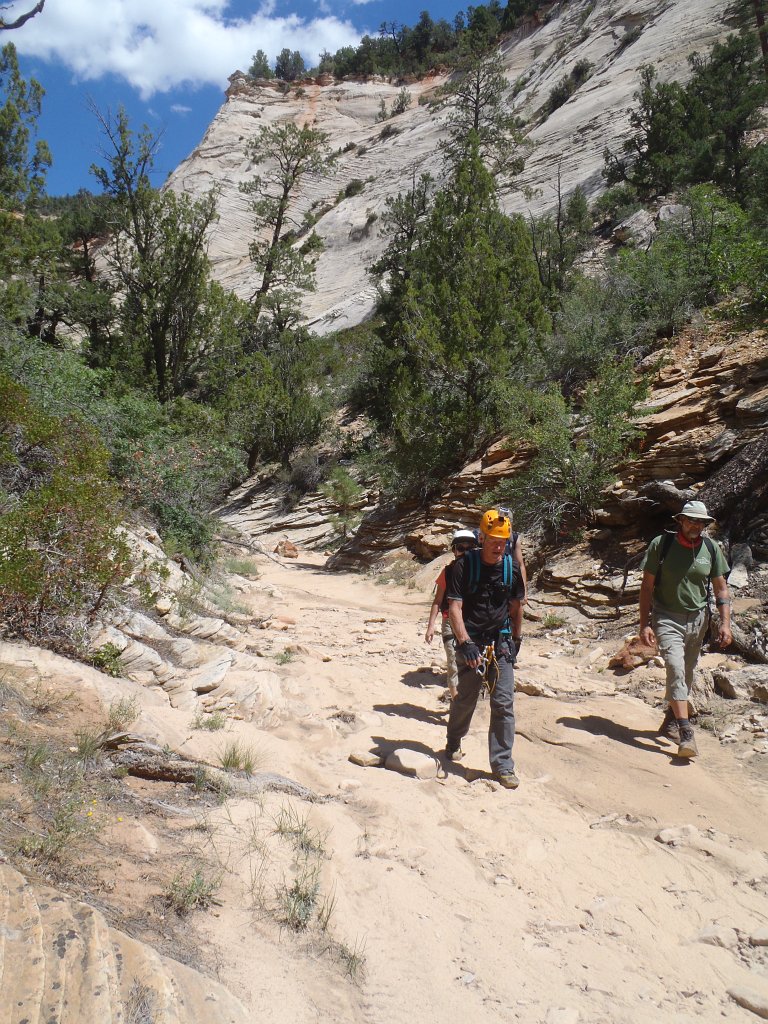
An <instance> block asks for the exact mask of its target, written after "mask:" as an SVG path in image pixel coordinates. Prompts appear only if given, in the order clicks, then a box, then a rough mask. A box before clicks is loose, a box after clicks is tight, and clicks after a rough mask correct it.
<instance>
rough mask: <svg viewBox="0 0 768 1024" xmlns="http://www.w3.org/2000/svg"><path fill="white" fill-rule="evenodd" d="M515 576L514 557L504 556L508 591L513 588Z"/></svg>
mask: <svg viewBox="0 0 768 1024" xmlns="http://www.w3.org/2000/svg"><path fill="white" fill-rule="evenodd" d="M514 575H515V566H514V559H513V557H512V555H504V586H505V587H507V588H508V589H509V588H510V587H511V586H512V578H513V577H514Z"/></svg>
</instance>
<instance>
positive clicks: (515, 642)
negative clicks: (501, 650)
mask: <svg viewBox="0 0 768 1024" xmlns="http://www.w3.org/2000/svg"><path fill="white" fill-rule="evenodd" d="M511 640H512V646H513V647H514V648H515V657H517V656H518V654H519V653H520V648H521V647H522V646H523V638H522V637H521V636H513V637H512V638H511Z"/></svg>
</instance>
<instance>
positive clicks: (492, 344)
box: [371, 139, 548, 496]
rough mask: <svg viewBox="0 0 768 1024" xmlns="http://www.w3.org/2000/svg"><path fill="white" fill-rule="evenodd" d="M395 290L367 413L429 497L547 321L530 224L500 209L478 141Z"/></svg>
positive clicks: (467, 450) (400, 474)
mask: <svg viewBox="0 0 768 1024" xmlns="http://www.w3.org/2000/svg"><path fill="white" fill-rule="evenodd" d="M390 298H391V300H390V301H387V299H386V297H385V301H384V302H383V303H382V315H383V319H384V323H383V326H382V328H381V330H380V344H379V346H378V347H377V348H376V350H375V351H374V355H373V371H372V380H378V381H381V380H386V381H388V382H389V387H388V389H387V393H386V395H382V396H381V397H380V400H379V402H378V403H377V404H376V406H375V407H374V408H373V409H372V410H371V411H372V415H373V416H374V418H375V420H376V422H377V426H378V428H379V430H380V431H381V432H382V433H383V434H384V435H385V436H386V437H388V438H389V439H390V441H391V451H390V452H389V453H388V455H387V459H388V461H389V462H390V466H391V471H392V477H393V479H392V483H393V486H394V487H395V488H396V489H399V490H404V491H409V492H411V493H415V494H419V495H422V496H423V495H425V494H427V493H429V491H430V490H431V488H433V487H434V486H435V484H436V482H437V481H439V480H440V479H441V478H443V477H444V476H445V474H446V473H448V472H450V471H451V470H453V469H455V468H457V467H458V466H459V465H460V464H461V462H462V460H464V459H465V458H466V457H467V456H468V455H470V454H471V453H472V452H474V451H475V450H476V449H477V448H478V446H479V445H481V444H482V443H483V441H486V440H487V439H488V438H489V437H490V436H492V435H493V433H495V432H496V430H497V429H498V419H499V416H500V410H501V408H502V407H503V404H504V401H505V395H506V391H507V387H508V384H509V381H510V380H512V379H514V378H518V379H519V377H520V376H521V373H522V365H523V362H524V359H525V356H526V353H527V352H528V350H529V349H531V348H532V347H533V346H535V345H537V344H538V343H539V342H540V340H541V336H542V334H543V333H544V332H545V331H546V330H547V328H548V317H547V314H546V311H545V309H544V306H543V303H542V297H541V286H540V284H539V279H538V275H537V272H536V266H535V263H534V262H533V258H532V255H531V250H530V243H529V238H528V233H527V231H526V228H525V223H524V221H523V220H522V218H520V217H507V216H505V215H504V214H503V213H501V211H500V210H499V207H498V200H497V197H496V191H495V186H494V182H493V178H492V176H491V175H490V174H489V172H488V171H487V170H486V169H485V167H484V165H483V162H482V160H481V157H480V152H479V145H478V143H477V140H476V139H475V140H474V141H473V142H471V145H470V148H469V151H468V153H467V155H466V156H465V157H464V158H463V159H462V160H460V161H459V163H458V164H457V166H456V168H455V170H454V172H453V174H452V176H451V178H450V180H449V182H448V183H447V184H446V186H445V187H444V188H443V189H441V190H440V191H438V192H437V193H436V195H435V197H434V200H433V202H432V205H431V209H430V211H429V214H428V216H427V218H426V220H425V223H424V226H423V230H422V231H421V232H420V236H419V244H418V245H417V246H416V247H415V248H414V249H413V250H412V251H411V253H410V256H409V258H408V265H407V277H406V278H405V280H404V282H403V281H402V279H401V281H400V282H399V285H398V290H397V292H396V293H395V294H394V295H393V296H391V297H390Z"/></svg>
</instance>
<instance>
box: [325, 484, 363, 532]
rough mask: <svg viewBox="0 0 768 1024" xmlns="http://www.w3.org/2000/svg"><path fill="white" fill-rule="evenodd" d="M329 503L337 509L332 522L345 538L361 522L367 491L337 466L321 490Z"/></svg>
mask: <svg viewBox="0 0 768 1024" xmlns="http://www.w3.org/2000/svg"><path fill="white" fill-rule="evenodd" d="M320 490H321V491H322V493H323V494H324V495H325V497H326V498H327V499H328V501H329V502H330V503H331V504H332V505H333V506H334V508H335V509H336V513H335V515H332V516H331V522H332V523H333V525H334V527H335V528H336V530H337V531H338V532H339V533H340V534H341V536H342V537H343V538H346V536H347V533H348V532H349V530H351V529H354V528H355V526H357V524H358V523H359V521H360V517H361V515H362V513H361V512H360V506H361V504H363V502H364V499H365V491H364V490H363V488H362V487H361V486H360V485H359V484H358V483H357V481H356V480H354V479H353V478H352V477H351V476H350V475H349V473H348V472H347V471H346V470H345V469H342V468H341V467H340V466H337V467H336V468H335V469H334V470H333V472H332V473H331V475H330V477H329V479H328V481H327V483H325V484H323V486H322V487H321V488H320Z"/></svg>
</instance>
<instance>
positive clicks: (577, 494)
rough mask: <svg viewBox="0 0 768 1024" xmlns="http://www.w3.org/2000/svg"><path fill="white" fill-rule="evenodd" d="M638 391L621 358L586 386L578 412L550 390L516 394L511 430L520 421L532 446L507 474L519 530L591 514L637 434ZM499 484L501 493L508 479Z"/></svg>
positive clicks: (490, 498) (555, 526) (555, 525)
mask: <svg viewBox="0 0 768 1024" xmlns="http://www.w3.org/2000/svg"><path fill="white" fill-rule="evenodd" d="M644 394H645V386H644V385H643V384H641V383H638V382H637V381H636V380H635V376H634V370H633V367H632V363H631V362H630V361H629V360H626V361H624V362H623V363H619V364H618V365H617V364H615V363H614V362H607V363H605V364H604V366H603V367H602V369H601V372H600V374H599V376H598V378H597V379H596V380H594V381H592V382H591V383H590V384H589V385H588V386H587V387H586V389H585V392H584V395H583V399H582V403H581V408H580V409H579V410H578V415H577V414H576V412H575V410H574V409H573V408H572V407H569V404H568V403H567V402H566V400H565V398H564V397H563V395H562V393H561V392H560V391H559V390H558V389H554V388H553V389H550V390H549V391H547V392H545V393H542V394H539V395H531V394H530V393H523V392H521V393H520V395H519V398H518V402H519V404H518V407H517V409H516V410H515V412H514V424H515V429H516V430H517V431H518V433H520V432H521V424H524V423H526V421H527V422H528V429H527V431H526V430H525V428H523V429H522V433H523V436H524V437H525V439H526V440H527V441H528V443H529V444H531V445H532V446H533V447H534V449H535V452H536V454H535V455H534V457H533V459H532V461H531V463H530V465H529V467H528V469H527V470H526V471H525V472H524V473H522V474H520V475H519V476H518V477H517V478H516V481H515V482H516V486H517V492H518V495H519V497H518V500H517V504H516V509H515V511H516V515H517V521H518V523H519V524H520V526H521V527H522V528H523V529H530V528H532V527H540V526H543V527H545V528H549V529H554V530H559V529H560V528H561V526H562V525H565V526H566V527H570V526H572V525H574V524H576V523H578V522H580V521H583V520H584V519H588V518H589V517H590V516H591V514H592V512H593V511H594V510H595V509H596V508H598V507H599V504H600V498H601V492H602V490H603V488H604V487H605V486H606V485H607V484H608V483H609V482H610V481H611V480H612V479H613V474H614V470H615V467H616V466H617V465H618V464H619V463H620V462H621V460H622V459H623V458H624V457H625V456H626V454H627V452H628V451H629V449H630V447H631V445H632V443H633V441H634V439H635V438H636V437H637V436H638V435H639V434H640V430H639V429H638V427H637V426H636V424H635V423H634V416H635V409H636V406H637V403H638V402H639V400H640V399H641V397H642V396H643V395H644ZM574 428H576V429H574ZM504 489H505V492H508V485H505V488H504ZM496 498H497V495H496V494H495V493H494V492H493V491H492V492H491V493H490V494H488V495H486V500H487V501H488V503H489V504H493V503H494V502H495V500H496Z"/></svg>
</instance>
